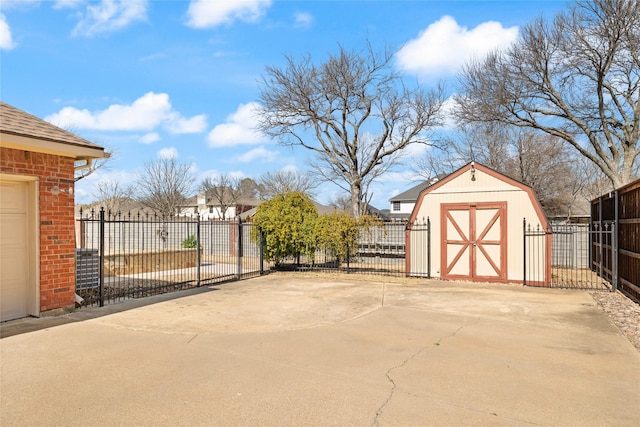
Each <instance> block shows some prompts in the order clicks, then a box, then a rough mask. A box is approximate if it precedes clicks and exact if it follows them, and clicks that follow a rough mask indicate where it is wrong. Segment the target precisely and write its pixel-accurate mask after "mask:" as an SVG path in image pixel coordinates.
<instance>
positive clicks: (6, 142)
mask: <svg viewBox="0 0 640 427" xmlns="http://www.w3.org/2000/svg"><path fill="white" fill-rule="evenodd" d="M0 146H2V147H7V148H13V149H17V150H28V151H33V152H38V153H45V154H54V155H58V156H64V157H73V158H74V159H76V160H90V159H101V158H105V157H109V154H108V153H105V151H104V148H102V147H99V146H97V145H96V146H83V145H79V144H73V143H70V142H60V141H56V140H54V139H46V138H39V137H33V136H27V135H20V134H16V133H11V132H6V131H0Z"/></svg>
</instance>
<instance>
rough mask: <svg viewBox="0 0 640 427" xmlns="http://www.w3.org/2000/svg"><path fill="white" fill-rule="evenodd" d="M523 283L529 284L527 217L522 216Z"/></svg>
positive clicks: (524, 284)
mask: <svg viewBox="0 0 640 427" xmlns="http://www.w3.org/2000/svg"><path fill="white" fill-rule="evenodd" d="M522 285H523V286H527V218H522Z"/></svg>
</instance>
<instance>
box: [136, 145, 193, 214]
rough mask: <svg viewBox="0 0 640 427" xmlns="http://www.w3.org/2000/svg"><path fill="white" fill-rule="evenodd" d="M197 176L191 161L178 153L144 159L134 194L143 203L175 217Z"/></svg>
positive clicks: (160, 212) (159, 212) (158, 212)
mask: <svg viewBox="0 0 640 427" xmlns="http://www.w3.org/2000/svg"><path fill="white" fill-rule="evenodd" d="M193 183H194V178H193V175H192V173H191V165H189V164H186V163H180V162H178V160H177V159H176V158H175V157H171V158H162V159H158V160H156V161H152V162H147V163H145V166H144V170H143V171H142V173H141V174H140V175H139V176H138V180H137V182H136V186H135V190H134V193H135V197H136V198H137V199H138V201H139V202H140V203H142V204H143V205H145V206H147V207H148V208H150V209H152V210H153V211H154V212H156V213H157V214H158V215H161V216H163V217H172V216H174V215H176V213H178V211H179V209H180V208H181V207H182V206H184V202H185V201H186V197H187V195H188V194H190V193H191V191H192V187H193Z"/></svg>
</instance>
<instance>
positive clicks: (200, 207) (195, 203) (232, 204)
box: [179, 190, 262, 221]
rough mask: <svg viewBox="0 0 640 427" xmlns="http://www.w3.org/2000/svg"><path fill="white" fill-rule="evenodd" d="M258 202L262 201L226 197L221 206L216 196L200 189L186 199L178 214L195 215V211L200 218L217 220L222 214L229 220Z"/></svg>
mask: <svg viewBox="0 0 640 427" xmlns="http://www.w3.org/2000/svg"><path fill="white" fill-rule="evenodd" d="M260 203H262V202H261V201H260V200H258V199H253V198H249V197H240V198H239V199H238V200H233V199H232V198H229V199H227V201H225V203H224V205H225V206H223V204H222V203H220V201H219V200H218V199H217V198H216V197H212V195H211V194H205V192H204V191H202V190H201V191H199V192H198V194H197V195H196V196H193V197H190V198H189V199H187V201H186V203H185V206H184V207H183V208H182V210H181V211H180V214H179V216H188V217H191V216H195V215H196V212H197V214H198V215H199V216H200V219H201V220H205V221H208V220H217V219H222V217H223V216H224V218H225V219H227V220H229V219H234V218H236V217H238V216H242V214H244V213H245V212H247V211H249V210H251V209H253V208H255V207H257V206H259V205H260ZM225 209H226V210H225ZM223 211H224V215H223Z"/></svg>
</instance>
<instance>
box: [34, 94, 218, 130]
mask: <svg viewBox="0 0 640 427" xmlns="http://www.w3.org/2000/svg"><path fill="white" fill-rule="evenodd" d="M45 120H46V121H48V122H50V123H53V124H55V125H57V126H60V127H63V128H75V129H92V130H108V131H151V130H154V129H156V128H158V127H160V126H162V127H164V128H165V129H166V130H167V131H169V132H171V133H198V132H203V131H204V130H205V129H206V126H207V125H206V119H205V116H204V115H198V116H194V117H191V118H185V117H182V115H181V114H180V113H178V112H177V111H175V110H174V109H173V107H172V106H171V102H169V95H167V94H166V93H154V92H148V93H146V94H144V95H143V96H141V97H140V98H138V99H136V100H135V101H134V102H133V103H132V104H130V105H122V104H113V105H110V106H109V107H108V108H107V109H106V110H102V111H94V112H91V111H89V110H87V109H82V110H79V109H77V108H75V107H64V108H63V109H62V110H60V111H59V112H58V113H55V114H52V115H50V116H47V117H45Z"/></svg>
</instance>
